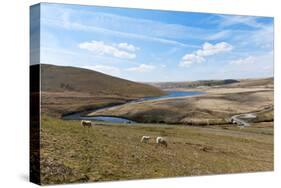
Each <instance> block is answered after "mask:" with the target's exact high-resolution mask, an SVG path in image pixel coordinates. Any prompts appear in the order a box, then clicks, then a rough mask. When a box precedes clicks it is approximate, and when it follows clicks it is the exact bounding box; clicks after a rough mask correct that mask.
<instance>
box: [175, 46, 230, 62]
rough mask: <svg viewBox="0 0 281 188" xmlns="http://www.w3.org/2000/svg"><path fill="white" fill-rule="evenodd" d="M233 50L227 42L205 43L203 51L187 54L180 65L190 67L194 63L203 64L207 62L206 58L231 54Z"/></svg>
mask: <svg viewBox="0 0 281 188" xmlns="http://www.w3.org/2000/svg"><path fill="white" fill-rule="evenodd" d="M232 49H233V46H232V45H230V44H228V43H226V42H220V43H217V44H211V43H208V42H205V43H204V44H203V46H202V48H201V49H199V50H197V51H195V52H193V53H188V54H185V55H184V56H183V57H182V59H181V62H180V64H179V66H180V67H189V66H190V65H191V64H193V63H202V62H204V61H206V57H208V56H213V55H216V54H220V53H224V52H229V51H231V50H232Z"/></svg>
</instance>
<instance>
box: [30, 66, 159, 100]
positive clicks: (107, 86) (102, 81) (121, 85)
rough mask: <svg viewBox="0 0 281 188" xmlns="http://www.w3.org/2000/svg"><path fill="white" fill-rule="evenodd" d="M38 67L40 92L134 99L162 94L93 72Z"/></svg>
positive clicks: (136, 84) (134, 83) (63, 67)
mask: <svg viewBox="0 0 281 188" xmlns="http://www.w3.org/2000/svg"><path fill="white" fill-rule="evenodd" d="M33 66H39V65H33ZM40 66H41V90H42V91H49V92H62V91H73V92H83V93H90V94H91V95H94V96H104V95H115V96H121V97H135V98H138V97H144V96H160V95H163V94H164V92H163V91H162V90H160V89H159V88H156V87H153V86H151V85H147V84H142V83H137V82H132V81H128V80H125V79H121V78H117V77H113V76H109V75H106V74H103V73H100V72H97V71H93V70H88V69H83V68H76V67H66V66H56V65H49V64H41V65H40Z"/></svg>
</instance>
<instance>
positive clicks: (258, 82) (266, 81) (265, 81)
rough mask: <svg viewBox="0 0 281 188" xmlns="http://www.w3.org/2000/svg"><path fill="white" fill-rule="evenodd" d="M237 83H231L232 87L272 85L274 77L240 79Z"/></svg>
mask: <svg viewBox="0 0 281 188" xmlns="http://www.w3.org/2000/svg"><path fill="white" fill-rule="evenodd" d="M239 81H240V82H239V83H236V84H231V86H233V87H259V86H261V87H265V86H266V87H273V86H274V79H273V77H270V78H258V79H241V80H239Z"/></svg>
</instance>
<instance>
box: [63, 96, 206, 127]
mask: <svg viewBox="0 0 281 188" xmlns="http://www.w3.org/2000/svg"><path fill="white" fill-rule="evenodd" d="M166 93H167V94H166V95H163V96H160V97H145V98H142V99H139V100H136V101H134V102H142V101H150V100H160V99H171V98H179V97H190V96H198V95H203V94H205V93H204V92H199V91H166ZM130 103H132V102H130ZM122 105H126V104H122ZM106 108H110V107H106ZM106 108H104V109H106ZM91 112H93V111H86V112H78V113H74V114H70V115H65V116H63V119H64V120H82V119H84V120H96V121H105V122H111V123H136V122H134V121H132V120H129V119H126V118H123V117H113V116H91V117H88V116H85V115H83V114H88V113H91Z"/></svg>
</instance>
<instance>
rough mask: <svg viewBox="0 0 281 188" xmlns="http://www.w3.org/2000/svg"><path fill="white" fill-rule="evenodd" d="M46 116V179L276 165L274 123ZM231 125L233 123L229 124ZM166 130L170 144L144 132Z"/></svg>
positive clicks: (64, 180)
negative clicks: (92, 121) (87, 124)
mask: <svg viewBox="0 0 281 188" xmlns="http://www.w3.org/2000/svg"><path fill="white" fill-rule="evenodd" d="M99 124H100V125H97V126H94V127H92V128H83V127H81V126H80V125H79V122H78V121H63V120H58V119H54V118H49V117H46V116H44V117H43V118H42V127H41V181H42V184H57V183H72V182H88V181H108V180H127V179H140V178H141V179H142V178H160V177H173V176H193V175H205V174H220V173H239V172H256V171H270V170H273V135H272V134H270V132H271V133H272V126H270V125H269V124H266V125H265V124H263V125H261V127H259V126H258V124H257V125H255V126H252V127H249V128H244V129H239V128H237V127H229V126H228V127H227V129H224V128H222V127H217V126H213V127H205V128H202V127H189V126H177V125H173V126H171V125H165V124H162V125H157V124H137V125H121V124H110V123H99ZM228 128H229V129H228ZM143 135H149V136H152V137H153V138H155V137H156V136H163V137H165V138H166V139H167V140H168V148H165V147H156V145H155V143H154V140H151V142H150V143H148V144H144V143H140V139H141V136H143Z"/></svg>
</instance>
